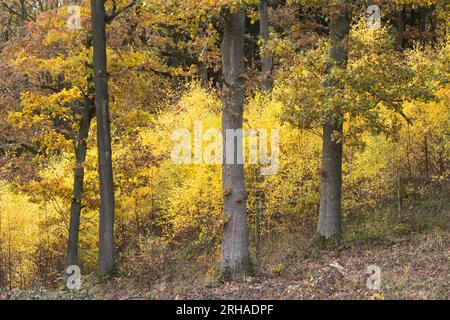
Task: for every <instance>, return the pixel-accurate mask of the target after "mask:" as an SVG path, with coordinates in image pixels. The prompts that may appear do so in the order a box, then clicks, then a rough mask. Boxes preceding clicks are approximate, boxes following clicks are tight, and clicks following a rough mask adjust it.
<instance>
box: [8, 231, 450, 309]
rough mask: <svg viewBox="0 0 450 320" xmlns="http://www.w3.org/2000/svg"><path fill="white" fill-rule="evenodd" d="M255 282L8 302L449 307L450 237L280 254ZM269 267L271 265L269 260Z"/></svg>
mask: <svg viewBox="0 0 450 320" xmlns="http://www.w3.org/2000/svg"><path fill="white" fill-rule="evenodd" d="M270 260H271V262H272V263H265V265H264V266H261V267H260V268H259V269H260V271H259V273H257V274H256V275H254V276H253V277H249V278H246V279H242V281H240V282H235V283H225V284H223V283H219V282H217V281H212V280H209V281H208V280H205V276H204V275H201V274H200V272H197V275H196V276H194V278H192V279H186V280H185V281H179V280H178V281H173V280H169V279H168V278H166V279H163V280H161V279H160V280H157V281H156V282H152V283H151V284H149V285H148V286H145V285H144V286H142V285H141V286H139V285H136V282H135V281H134V280H132V279H130V278H127V277H117V278H113V279H111V280H109V281H108V282H107V283H106V284H101V285H99V284H92V285H86V284H84V285H83V288H82V290H81V291H80V292H78V293H68V292H67V291H66V290H60V291H39V292H36V291H14V292H9V293H8V294H7V296H5V293H3V297H2V296H1V295H0V298H9V299H262V300H265V299H445V300H447V299H449V298H450V296H449V279H450V233H449V232H448V230H442V229H440V230H438V231H435V232H428V233H426V234H408V235H405V236H402V237H397V238H396V239H391V240H382V241H375V243H374V242H369V243H347V244H343V245H342V246H341V247H340V248H338V250H323V249H314V248H309V249H306V250H291V251H289V252H284V253H282V252H280V253H279V254H278V257H277V255H276V254H274V255H273V256H272V257H270ZM266 261H267V260H266ZM371 265H376V266H378V267H379V268H380V269H381V288H380V289H379V290H372V289H368V288H367V285H366V282H367V279H368V277H369V274H368V273H367V268H368V267H369V266H371Z"/></svg>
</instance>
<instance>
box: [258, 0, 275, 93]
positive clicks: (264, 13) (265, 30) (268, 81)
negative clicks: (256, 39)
mask: <svg viewBox="0 0 450 320" xmlns="http://www.w3.org/2000/svg"><path fill="white" fill-rule="evenodd" d="M259 15H260V18H259V30H260V37H261V39H262V40H263V41H264V43H266V42H268V41H269V40H270V34H269V12H268V8H267V0H261V1H260V2H259ZM271 71H272V57H270V56H268V55H261V75H262V89H263V90H266V91H268V90H270V88H271V87H272V78H271Z"/></svg>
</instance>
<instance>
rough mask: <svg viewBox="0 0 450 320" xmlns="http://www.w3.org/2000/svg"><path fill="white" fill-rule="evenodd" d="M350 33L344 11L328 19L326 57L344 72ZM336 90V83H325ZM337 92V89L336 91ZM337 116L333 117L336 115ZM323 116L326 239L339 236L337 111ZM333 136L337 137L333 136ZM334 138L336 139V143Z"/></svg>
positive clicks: (321, 228) (321, 229) (322, 230)
mask: <svg viewBox="0 0 450 320" xmlns="http://www.w3.org/2000/svg"><path fill="white" fill-rule="evenodd" d="M349 30H350V17H349V14H348V11H347V9H346V8H341V9H340V11H339V12H336V13H335V14H333V15H332V16H331V20H330V38H331V48H330V56H331V58H332V59H333V60H334V61H335V62H336V64H337V65H338V66H340V67H342V68H344V67H345V66H346V64H347V59H348V49H347V44H346V43H345V40H346V38H347V36H348V34H349ZM325 86H327V87H336V86H337V84H336V83H325ZM336 90H337V88H336ZM336 113H337V114H336ZM336 113H335V114H328V115H326V120H325V122H324V125H323V151H322V186H321V192H320V209H319V222H318V226H317V232H318V234H319V235H320V236H322V237H325V238H326V239H329V238H332V237H333V238H335V239H336V240H339V238H340V236H341V225H342V222H341V220H342V217H341V193H342V138H341V136H342V122H343V115H342V114H340V111H337V112H336ZM336 133H337V135H336ZM336 136H338V137H339V139H336Z"/></svg>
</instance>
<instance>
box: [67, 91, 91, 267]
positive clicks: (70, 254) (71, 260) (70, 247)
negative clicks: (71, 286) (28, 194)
mask: <svg viewBox="0 0 450 320" xmlns="http://www.w3.org/2000/svg"><path fill="white" fill-rule="evenodd" d="M94 112H95V108H94V101H93V100H92V98H90V97H89V96H87V97H85V98H84V105H83V112H82V114H81V120H80V128H79V130H78V138H77V141H76V143H75V159H76V167H75V171H74V177H73V198H72V203H71V206H70V224H69V241H68V244H67V261H66V263H67V266H70V265H79V264H78V235H79V230H80V216H81V210H82V208H83V205H82V198H83V184H84V163H85V161H86V153H87V138H88V134H89V129H90V127H91V121H92V118H93V117H94Z"/></svg>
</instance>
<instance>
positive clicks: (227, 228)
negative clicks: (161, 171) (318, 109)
mask: <svg viewBox="0 0 450 320" xmlns="http://www.w3.org/2000/svg"><path fill="white" fill-rule="evenodd" d="M224 29H225V30H224V37H223V42H222V63H223V75H224V84H223V98H222V99H223V105H222V108H223V109H222V134H223V165H222V190H223V211H224V214H225V217H226V222H225V224H224V228H223V238H222V256H221V274H222V276H223V277H224V278H225V279H234V278H236V277H237V276H239V275H240V274H242V273H245V272H247V270H248V267H249V260H250V259H249V252H248V229H247V208H246V203H245V189H244V165H243V164H239V163H238V161H236V160H237V158H239V156H238V154H237V153H238V152H239V148H238V145H239V142H237V143H235V144H234V143H233V141H230V142H228V143H233V144H234V159H227V156H226V155H227V152H226V145H227V130H230V129H231V130H240V129H241V130H242V122H243V111H244V94H245V88H244V87H245V83H244V30H245V12H244V11H243V10H240V11H238V12H236V13H231V12H226V13H225V27H224Z"/></svg>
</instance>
